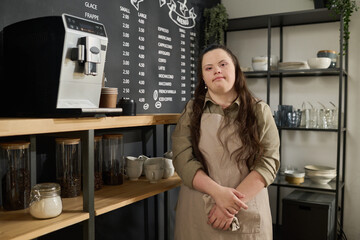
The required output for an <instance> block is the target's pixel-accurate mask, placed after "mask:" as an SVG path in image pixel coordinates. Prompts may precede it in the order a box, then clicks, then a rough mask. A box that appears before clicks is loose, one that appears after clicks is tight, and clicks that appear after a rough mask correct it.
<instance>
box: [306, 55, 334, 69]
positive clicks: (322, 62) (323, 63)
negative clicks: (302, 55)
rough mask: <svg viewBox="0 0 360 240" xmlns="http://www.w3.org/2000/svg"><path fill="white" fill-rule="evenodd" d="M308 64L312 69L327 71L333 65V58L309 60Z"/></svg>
mask: <svg viewBox="0 0 360 240" xmlns="http://www.w3.org/2000/svg"><path fill="white" fill-rule="evenodd" d="M307 61H308V64H309V66H310V68H311V69H325V68H328V67H329V66H330V64H331V58H325V57H321V58H309V59H308V60H307Z"/></svg>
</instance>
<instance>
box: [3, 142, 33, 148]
mask: <svg viewBox="0 0 360 240" xmlns="http://www.w3.org/2000/svg"><path fill="white" fill-rule="evenodd" d="M29 145H30V142H26V141H17V142H4V143H0V146H1V148H4V149H11V150H12V149H25V148H29Z"/></svg>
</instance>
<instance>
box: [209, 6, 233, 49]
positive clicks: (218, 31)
mask: <svg viewBox="0 0 360 240" xmlns="http://www.w3.org/2000/svg"><path fill="white" fill-rule="evenodd" d="M204 19H205V30H204V31H205V36H204V46H205V47H206V46H207V45H209V44H212V43H218V44H224V34H225V31H226V29H227V26H228V14H227V12H226V8H225V7H224V5H222V4H221V3H218V4H217V5H216V6H215V7H212V8H206V9H205V10H204Z"/></svg>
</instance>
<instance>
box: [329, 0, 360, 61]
mask: <svg viewBox="0 0 360 240" xmlns="http://www.w3.org/2000/svg"><path fill="white" fill-rule="evenodd" d="M327 8H328V9H330V10H333V11H334V12H335V13H336V14H338V15H340V16H342V18H343V21H344V42H343V51H344V54H345V53H346V50H347V49H348V44H349V39H350V30H349V23H350V17H351V14H352V13H353V12H354V11H357V10H358V9H359V7H358V6H357V5H356V2H355V1H354V0H328V3H327Z"/></svg>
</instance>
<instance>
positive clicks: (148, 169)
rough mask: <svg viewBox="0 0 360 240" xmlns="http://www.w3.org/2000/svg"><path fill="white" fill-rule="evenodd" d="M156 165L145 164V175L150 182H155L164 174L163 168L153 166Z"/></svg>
mask: <svg viewBox="0 0 360 240" xmlns="http://www.w3.org/2000/svg"><path fill="white" fill-rule="evenodd" d="M154 166H156V165H146V166H145V176H146V178H147V179H148V180H149V181H150V183H157V182H158V181H159V180H160V179H161V178H162V177H163V175H164V169H163V168H153V167H154Z"/></svg>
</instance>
